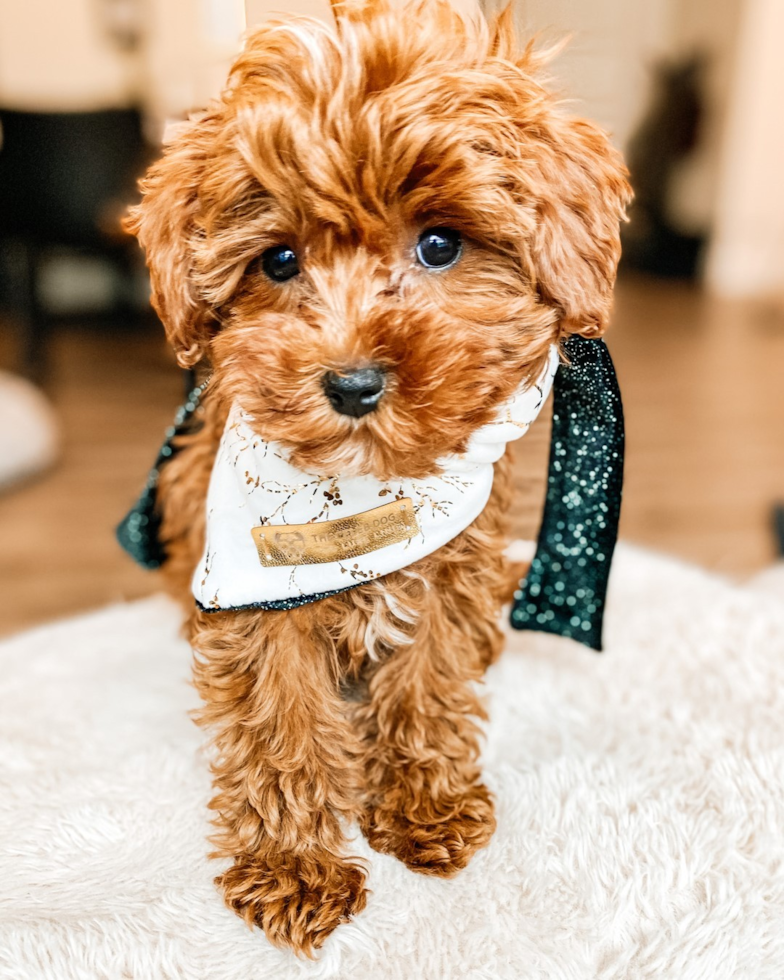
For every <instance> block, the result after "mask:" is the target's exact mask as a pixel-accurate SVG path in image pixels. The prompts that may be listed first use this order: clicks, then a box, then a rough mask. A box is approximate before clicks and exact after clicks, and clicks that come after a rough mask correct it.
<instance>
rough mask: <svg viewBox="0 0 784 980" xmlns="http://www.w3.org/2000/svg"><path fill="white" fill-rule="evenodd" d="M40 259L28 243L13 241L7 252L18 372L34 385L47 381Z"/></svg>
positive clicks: (32, 246)
mask: <svg viewBox="0 0 784 980" xmlns="http://www.w3.org/2000/svg"><path fill="white" fill-rule="evenodd" d="M40 258H41V254H40V249H39V248H38V247H37V246H35V245H32V244H30V243H27V242H16V243H14V245H13V246H12V248H10V249H9V271H10V274H11V282H12V288H13V291H14V293H15V294H16V295H15V296H13V297H12V301H13V306H14V308H15V309H17V310H18V311H19V314H20V322H21V343H20V351H19V362H20V370H21V372H22V374H24V375H25V376H26V377H28V378H30V380H31V381H34V382H36V383H40V382H42V381H43V380H44V379H45V378H46V375H47V367H48V357H47V353H48V352H47V342H48V332H49V331H48V329H47V328H48V323H47V318H46V315H45V314H44V311H43V310H42V309H41V305H40V303H39V301H38V265H39V262H40Z"/></svg>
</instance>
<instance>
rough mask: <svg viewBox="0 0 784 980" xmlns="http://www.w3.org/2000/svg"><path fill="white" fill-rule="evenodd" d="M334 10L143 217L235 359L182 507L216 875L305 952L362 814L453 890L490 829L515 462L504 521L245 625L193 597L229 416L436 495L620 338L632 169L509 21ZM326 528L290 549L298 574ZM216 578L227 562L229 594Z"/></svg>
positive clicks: (367, 474)
mask: <svg viewBox="0 0 784 980" xmlns="http://www.w3.org/2000/svg"><path fill="white" fill-rule="evenodd" d="M336 13H337V30H336V31H334V30H332V29H331V28H328V27H327V26H324V25H322V24H320V23H317V22H315V21H311V20H308V19H293V18H292V19H285V20H281V21H277V22H270V23H267V24H265V25H264V26H263V27H262V28H261V29H259V30H257V31H255V32H254V33H252V34H251V35H250V36H249V37H248V39H247V42H246V44H245V48H244V50H243V52H242V54H241V55H240V56H239V58H238V60H237V61H236V63H235V65H234V67H233V69H232V71H231V75H230V78H229V83H228V87H227V88H226V90H225V91H224V93H223V95H222V96H221V97H220V99H219V100H218V101H216V102H214V103H213V104H211V105H210V106H209V107H208V108H207V109H206V110H205V111H203V112H201V113H200V114H198V115H196V116H194V117H193V118H192V119H191V121H190V122H189V123H188V124H187V125H186V126H185V127H184V128H183V129H182V130H181V132H180V133H179V135H178V136H177V137H176V139H175V140H174V141H173V142H172V143H171V144H170V145H169V146H168V148H167V150H166V154H165V156H164V157H163V159H162V160H160V162H158V163H157V164H155V165H154V166H153V167H152V169H151V170H150V172H149V174H148V175H147V177H146V178H145V180H144V181H143V183H142V190H143V198H142V201H141V203H140V204H139V205H138V207H136V208H135V209H134V210H133V211H132V214H131V216H130V219H129V227H130V228H131V230H132V231H133V232H134V233H135V234H137V235H138V238H139V240H140V242H141V244H142V246H143V247H144V248H145V249H146V253H147V259H148V264H149V267H150V272H151V280H152V293H153V303H154V305H155V308H156V310H157V311H158V313H159V314H160V317H161V320H162V321H163V324H164V326H165V328H166V333H167V336H168V339H169V341H170V342H171V344H172V346H173V348H174V350H175V352H176V354H177V357H178V360H179V362H180V363H181V364H182V365H183V366H188V367H191V366H194V365H196V364H197V363H199V362H205V363H206V364H208V365H209V368H210V369H211V371H212V375H211V380H210V382H209V386H208V387H207V389H206V391H205V393H204V395H203V398H202V405H201V408H200V417H201V427H200V429H199V431H198V432H196V433H195V434H191V435H188V436H186V437H183V438H182V439H180V440H179V444H178V451H177V453H176V455H174V456H173V458H172V460H171V461H170V462H169V463H168V464H167V466H166V467H165V468H163V469H162V471H161V475H160V482H159V487H158V500H159V506H160V512H161V518H162V540H163V543H164V545H165V547H166V551H167V554H168V560H167V563H166V566H165V572H166V575H167V577H168V581H169V583H170V585H171V588H172V589H173V591H174V592H175V593H176V594H178V595H179V596H180V597H181V598H182V600H183V603H184V606H185V608H186V610H187V611H188V621H187V628H188V633H189V637H190V640H191V643H192V645H193V648H194V651H195V668H194V670H195V682H196V686H197V688H198V691H199V693H200V695H201V697H202V699H203V702H204V707H203V710H202V711H201V713H200V716H199V721H200V723H201V724H203V725H205V726H207V727H208V728H209V729H210V731H211V732H212V735H213V738H214V746H215V754H214V762H213V764H212V770H213V775H214V796H213V799H212V802H211V804H210V805H211V808H212V810H213V811H214V823H215V826H216V828H217V831H216V834H215V836H214V838H213V839H214V845H215V851H214V856H216V857H220V858H223V859H227V868H226V870H225V871H224V872H223V873H222V874H221V875H220V877H219V878H218V879H217V883H218V885H219V887H220V888H221V890H222V892H223V894H224V896H225V899H226V902H227V903H228V905H229V906H230V907H231V908H232V909H234V910H235V911H236V912H237V913H238V914H239V915H241V916H242V917H243V918H244V919H245V920H246V921H247V922H248V923H249V924H256V925H258V926H260V927H261V928H263V929H264V931H265V932H266V934H267V936H268V937H269V939H270V940H271V941H272V942H273V943H275V944H278V945H280V946H290V947H293V949H294V950H295V951H297V952H299V953H302V954H305V955H312V952H313V950H314V949H316V948H318V947H320V946H321V945H322V943H323V942H324V940H325V939H326V937H327V936H328V935H329V934H330V933H331V932H332V930H333V929H335V927H336V926H337V925H338V924H339V923H340V922H343V921H345V920H347V919H348V918H349V917H350V916H352V915H354V914H356V913H358V912H361V910H362V909H363V908H364V906H365V903H366V898H367V892H366V889H365V884H364V882H365V874H364V870H363V868H362V866H361V864H360V863H359V862H358V861H357V860H355V859H352V858H351V857H350V856H347V855H346V853H345V841H344V833H345V830H346V826H347V824H349V823H350V822H352V821H356V822H357V823H358V824H359V826H360V827H361V829H362V831H363V833H364V834H365V836H366V838H367V840H368V841H369V843H370V845H371V846H372V847H373V848H374V849H376V850H377V851H380V852H382V853H385V854H392V855H395V856H396V857H397V858H399V860H401V861H403V862H404V863H405V864H406V865H407V866H408V867H409V868H411V869H412V870H413V871H417V872H421V873H424V874H430V875H438V876H442V877H450V876H452V875H454V874H455V873H456V872H457V871H459V870H460V869H461V868H464V867H465V866H466V865H467V863H468V862H469V860H470V859H471V857H472V855H473V854H474V852H475V851H476V850H477V849H479V848H481V847H484V846H485V845H486V844H487V843H488V841H489V839H490V837H491V835H492V833H493V830H494V827H495V819H494V815H493V803H492V799H491V797H490V794H489V793H488V791H487V789H486V788H485V786H484V785H483V784H482V782H481V773H480V769H479V766H478V763H477V759H478V753H479V742H478V738H479V729H478V726H477V722H478V720H479V719H482V718H483V717H484V711H483V708H482V706H481V704H480V701H479V699H478V697H477V694H476V691H475V684H474V682H476V681H478V680H479V679H480V678H481V677H482V674H483V672H484V670H485V669H486V667H487V666H488V664H490V663H492V662H493V660H494V659H495V658H496V657H497V656H498V655H499V653H500V650H501V647H502V633H501V631H500V629H499V612H500V608H501V605H502V603H503V601H504V600H505V599H507V598H508V595H509V581H510V575H509V570H508V568H507V567H506V565H505V561H504V557H503V552H504V548H505V545H506V539H505V516H506V514H507V513H508V511H509V504H510V462H509V458H508V456H506V455H505V456H504V457H503V458H501V459H500V460H499V461H498V462H497V463H496V465H495V479H494V482H493V484H492V491H491V492H490V495H489V499H488V500H487V503H486V505H485V506H484V507H483V509H481V512H480V513H479V515H478V516H477V517H476V518H475V519H474V520H472V521H471V523H470V524H469V525H468V526H467V527H466V528H465V529H463V530H461V531H460V533H458V534H456V536H454V537H452V538H451V539H450V540H448V541H447V543H445V544H443V545H442V546H440V547H438V548H436V549H435V550H434V551H432V552H431V553H429V554H426V555H425V556H424V557H421V558H419V559H418V560H416V561H414V562H413V563H412V564H410V565H406V566H405V567H403V568H400V569H398V570H395V571H392V572H390V573H388V574H383V575H381V576H376V575H374V574H367V575H365V576H364V578H363V579H362V582H361V584H359V585H357V583H356V582H355V581H352V582H351V583H350V584H352V585H356V587H354V588H351V589H343V590H334V589H332V590H329V594H327V595H326V596H323V597H321V598H318V597H315V598H317V599H318V601H307V602H305V604H303V605H297V604H296V603H294V604H292V607H291V608H283V609H269V608H258V604H256V607H254V604H253V603H250V604H245V605H243V606H241V607H237V608H228V609H226V608H223V607H222V606H221V604H220V602H219V601H218V599H217V592H216V601H215V602H214V603H213V604H212V608H210V607H209V606H205V605H204V604H203V603H202V604H198V605H196V606H195V607H194V602H193V596H192V595H191V579H192V577H193V576H194V570H195V569H197V568H199V567H200V563H201V562H202V561H203V560H204V554H205V524H206V522H207V519H208V506H207V503H206V501H207V495H208V487H209V485H210V478H211V473H212V471H213V467H214V465H216V455H219V454H218V448H219V446H220V445H221V439H222V438H223V437H224V430H226V431H228V430H229V429H231V428H232V426H236V424H238V423H230V424H229V426H228V427H227V419H229V418H230V412H231V411H232V406H233V405H239V406H241V410H242V413H243V415H242V420H243V425H246V426H247V427H248V431H249V432H250V433H251V434H252V435H251V438H252V439H257V441H258V442H257V443H256V444H257V445H258V444H262V443H263V445H264V447H265V451H266V447H269V446H274V447H277V450H276V451H277V453H278V455H279V456H281V457H283V456H285V460H286V465H287V466H289V465H290V466H291V467H293V468H294V469H296V471H297V472H301V473H303V474H328V475H335V474H337V475H339V476H340V478H341V479H343V478H346V479H364V480H366V481H367V480H376V481H381V482H383V481H393V480H398V479H401V480H403V479H405V480H409V481H425V482H426V481H427V480H428V479H431V478H435V477H436V476H437V475H438V474H439V473H440V472H441V470H442V468H443V460H444V459H447V458H452V459H454V458H459V457H460V455H461V454H462V453H465V452H466V449H467V447H468V446H469V445H470V440H471V439H472V437H474V436H475V435H476V433H477V432H479V431H480V430H481V429H482V428H483V427H484V426H487V425H489V424H492V423H493V419H494V418H496V417H497V413H498V412H499V410H500V408H501V407H502V406H504V405H506V404H507V403H508V401H509V399H510V398H512V397H513V396H514V393H515V392H516V391H517V390H519V387H520V385H521V382H528V383H534V382H535V381H536V379H537V378H539V377H540V376H541V375H542V372H543V371H544V370H546V365H547V364H548V359H549V358H551V356H552V351H553V349H554V345H556V347H557V345H558V344H559V343H560V341H561V340H562V339H564V338H566V337H568V336H569V335H572V334H581V335H583V336H586V337H597V336H599V335H601V333H602V332H603V330H604V329H605V326H606V324H607V319H608V314H609V310H610V304H611V293H612V287H613V283H614V278H615V271H616V264H617V260H618V257H619V222H620V220H621V219H622V217H623V213H624V207H625V205H626V203H627V201H628V198H629V188H628V185H627V182H626V175H625V170H624V167H623V165H622V163H621V161H620V159H619V157H618V154H617V153H616V152H615V151H614V150H613V149H612V147H611V146H610V144H609V142H608V140H607V138H606V136H605V135H604V134H603V133H602V132H601V131H600V130H599V129H597V128H596V127H595V126H594V125H592V124H591V123H589V122H586V121H584V120H581V119H576V118H573V117H571V116H569V115H568V114H567V113H565V112H564V111H563V109H562V108H560V107H559V105H558V104H557V102H556V100H555V99H554V98H553V96H551V95H550V94H549V93H548V92H547V90H546V89H545V88H543V86H542V83H541V81H540V79H539V76H540V73H541V70H542V67H543V65H542V62H543V60H544V59H543V58H540V56H538V55H537V53H536V52H535V51H534V50H533V49H532V47H531V46H530V45H529V46H528V47H525V48H523V49H520V48H518V46H517V44H516V41H515V37H514V30H513V26H512V17H511V13H510V12H509V11H508V10H507V12H506V13H504V14H503V15H501V17H500V18H498V19H497V20H496V21H495V22H494V23H492V24H490V25H488V24H487V23H485V22H484V20H482V19H480V18H478V17H477V19H474V20H471V19H466V18H463V17H461V16H460V15H458V14H457V13H456V12H455V11H454V10H453V9H452V8H451V7H450V6H449V5H448V3H446V2H443V0H414V2H410V3H408V5H407V6H406V7H405V9H395V10H393V9H392V8H391V7H390V6H389V4H388V3H387V0H368V2H366V3H355V4H353V5H350V6H349V5H345V6H343V7H339V8H338V9H337V11H336ZM347 379H348V380H347ZM237 458H239V451H238V453H237ZM234 462H235V465H237V459H235V461H234ZM260 479H261V480H262V481H263V479H264V474H263V473H262V474H261V475H260V476H257V477H256V483H258V481H259V480H260ZM248 480H249V481H250V482H251V483H252V477H248ZM385 485H386V484H385ZM384 492H386V491H384ZM379 495H380V494H379ZM398 496H399V495H398ZM324 497H325V499H326V500H328V501H329V502H330V506H333V509H334V506H336V505H337V504H340V503H341V500H340V494H339V492H338V496H337V498H336V497H335V494H334V493H332V494H331V495H330V494H329V493H328V492H327V491H325V493H324ZM394 499H398V498H397V497H395V498H394ZM402 506H403V505H401V507H402ZM330 513H331V512H330ZM374 513H375V512H374ZM278 516H279V518H280V519H279V520H278V523H279V524H286V523H288V522H287V521H286V519H285V512H283V511H281V512H280V514H279V515H278ZM265 520H266V519H265ZM264 523H265V521H262V524H264ZM272 523H274V521H273V522H272ZM307 531H308V528H307V527H306V528H305V529H304V530H302V529H301V528H298V529H295V530H294V531H291V532H288V531H287V532H285V534H279V535H278V539H279V541H278V544H279V545H280V547H282V548H284V549H285V548H286V547H287V546H290V547H291V548H292V549H293V551H290V552H289V553H287V554H288V558H286V557H285V556H284V559H282V561H283V564H286V562H287V561H288V562H290V563H291V564H292V568H294V567H295V566H296V565H297V563H298V562H299V561H301V557H302V555H303V554H304V553H305V552H306V550H307V547H308V540H309V539H308V537H307ZM412 533H413V532H412ZM276 547H277V545H276ZM259 554H260V555H261V551H260V552H259ZM216 557H217V556H216ZM210 560H211V557H210V548H209V545H207V547H206V561H207V565H206V566H205V567H206V572H205V576H204V577H205V578H206V576H207V575H208V574H209V571H210V569H209V562H210ZM357 568H360V565H358V564H357V565H353V566H351V565H349V566H348V569H349V571H351V570H352V569H357ZM295 570H296V569H295ZM199 574H200V573H199ZM292 574H293V573H292ZM197 577H198V574H197ZM310 598H314V597H313V596H311V597H310Z"/></svg>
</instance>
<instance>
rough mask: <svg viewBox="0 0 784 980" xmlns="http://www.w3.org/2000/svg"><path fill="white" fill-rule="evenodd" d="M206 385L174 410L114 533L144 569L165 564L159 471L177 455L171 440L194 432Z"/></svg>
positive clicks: (151, 568)
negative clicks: (141, 486) (144, 478)
mask: <svg viewBox="0 0 784 980" xmlns="http://www.w3.org/2000/svg"><path fill="white" fill-rule="evenodd" d="M208 384H209V380H207V381H205V382H204V384H201V385H199V386H198V388H194V389H193V391H192V392H191V393H190V395H188V399H187V401H186V402H185V404H184V405H180V407H179V408H178V409H177V413H176V414H175V416H174V423H173V424H172V425H170V426H169V428H168V429H167V430H166V439H165V441H164V443H163V445H162V446H161V448H160V450H159V452H158V458H157V459H156V460H155V465H154V466H153V468H152V469H151V470H150V472H149V475H148V476H147V483H146V484H145V485H144V490H142V493H141V496H140V497H139V499H138V500H137V501H136V503H135V504H134V506H133V508H132V509H131V510H130V511H128V513H127V514H126V515H125V517H124V518H123V519H122V521H121V522H120V524H119V525H118V526H117V530H116V532H115V533H116V535H117V540H118V541H119V542H120V547H122V548H123V549H124V550H125V551H127V552H128V554H129V555H130V556H131V558H133V560H134V561H135V562H138V563H139V564H140V565H141V566H142V567H143V568H147V569H150V570H153V569H156V568H160V567H161V565H163V563H164V562H165V561H166V551H165V549H164V547H163V545H162V544H161V540H160V530H161V516H160V514H159V513H158V508H157V490H158V474H159V472H160V469H161V467H162V466H163V465H164V464H165V463H167V462H168V461H169V460H170V459H171V458H172V457H173V456H174V455H175V454H176V452H177V447H176V446H175V445H174V440H175V439H176V438H177V436H180V435H184V434H186V433H189V432H193V431H194V429H195V428H197V427H198V422H197V420H196V419H195V413H196V410H197V409H198V407H199V402H200V401H201V396H202V394H203V393H204V389H205V388H206V387H207V385H208Z"/></svg>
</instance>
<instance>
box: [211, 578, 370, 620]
mask: <svg viewBox="0 0 784 980" xmlns="http://www.w3.org/2000/svg"><path fill="white" fill-rule="evenodd" d="M363 585H367V582H355V583H354V584H353V585H347V586H346V587H345V588H343V589H335V590H334V592H315V593H314V594H313V595H298V596H294V597H293V598H291V599H270V600H269V601H267V602H249V603H248V604H247V605H245V606H228V607H227V608H226V609H221V608H212V607H210V606H203V605H202V604H201V603H200V602H199V600H198V599H197V600H196V605H197V606H198V607H199V609H201V611H202V612H205V613H219V612H242V611H243V610H244V609H261V610H264V611H266V612H281V611H283V610H286V609H299V607H300V606H307V605H308V604H309V603H311V602H320V601H321V600H322V599H329V598H330V596H333V595H341V594H342V593H343V592H351V590H352V589H359V588H361V587H362V586H363Z"/></svg>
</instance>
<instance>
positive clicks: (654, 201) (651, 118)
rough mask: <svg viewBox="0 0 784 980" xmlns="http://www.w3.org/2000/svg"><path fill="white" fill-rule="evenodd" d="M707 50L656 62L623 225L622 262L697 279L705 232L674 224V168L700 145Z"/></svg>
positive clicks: (632, 149)
mask: <svg viewBox="0 0 784 980" xmlns="http://www.w3.org/2000/svg"><path fill="white" fill-rule="evenodd" d="M704 70H705V58H704V56H702V55H699V54H697V55H693V56H692V57H690V58H688V59H685V60H682V61H679V62H676V63H672V64H661V65H659V66H658V67H657V68H656V70H655V71H656V78H655V81H654V90H653V97H652V99H651V104H650V106H649V108H648V111H647V112H646V114H645V116H644V118H643V120H642V122H641V124H640V126H639V128H638V129H637V132H636V133H635V134H634V136H633V137H632V138H631V140H630V142H629V149H628V152H627V163H628V166H629V170H630V172H631V183H632V187H633V188H634V193H635V199H634V202H633V204H632V206H631V208H630V210H629V219H630V221H629V224H628V225H627V226H626V227H625V228H624V229H623V233H622V242H623V259H622V263H623V266H625V267H626V268H633V269H639V270H641V271H644V272H649V273H652V274H653V275H657V276H663V277H673V278H674V277H678V278H685V279H693V278H694V277H695V276H696V273H697V268H698V262H699V258H700V253H701V252H702V249H703V247H704V245H705V242H706V236H705V235H686V234H683V232H681V231H678V229H677V228H675V227H673V225H672V223H671V221H670V217H669V208H668V205H669V200H670V190H671V184H672V177H673V172H674V170H675V168H676V166H677V165H678V164H679V163H681V161H682V160H684V159H685V158H686V157H687V156H688V155H689V154H690V153H692V152H693V150H694V149H695V147H696V146H697V144H698V142H699V139H700V133H701V123H702V119H703V116H704V105H705V99H704V96H703V75H704Z"/></svg>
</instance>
